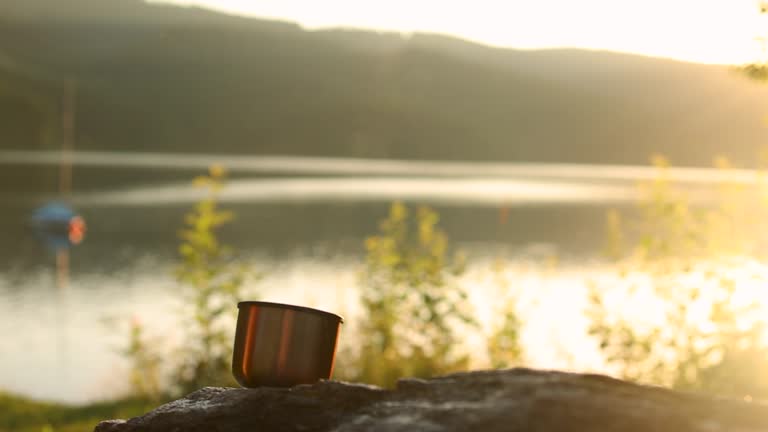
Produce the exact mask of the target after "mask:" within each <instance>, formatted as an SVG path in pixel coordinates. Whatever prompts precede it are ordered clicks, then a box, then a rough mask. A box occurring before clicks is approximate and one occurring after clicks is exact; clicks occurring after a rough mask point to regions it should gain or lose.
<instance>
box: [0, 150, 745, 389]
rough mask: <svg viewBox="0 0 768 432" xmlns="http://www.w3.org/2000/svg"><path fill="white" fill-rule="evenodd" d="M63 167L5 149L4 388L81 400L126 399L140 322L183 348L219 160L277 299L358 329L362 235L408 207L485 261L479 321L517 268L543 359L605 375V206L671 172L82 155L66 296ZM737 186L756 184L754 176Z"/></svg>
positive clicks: (689, 172)
mask: <svg viewBox="0 0 768 432" xmlns="http://www.w3.org/2000/svg"><path fill="white" fill-rule="evenodd" d="M58 160H59V155H58V154H57V153H55V152H50V153H46V152H0V173H1V174H0V180H2V182H0V194H2V195H0V196H2V201H1V202H0V223H1V224H2V228H0V236H2V237H0V238H2V240H3V242H2V244H3V245H4V246H5V247H3V248H0V335H2V340H0V371H1V372H0V389H3V390H8V391H12V392H18V393H22V394H26V395H30V396H34V397H38V398H45V399H51V400H60V401H67V402H84V401H88V400H94V399H98V398H102V397H111V396H114V395H116V394H119V393H120V392H121V391H124V390H125V388H126V378H125V372H126V370H127V369H126V365H125V364H124V362H123V359H122V357H121V355H120V354H119V350H120V348H121V346H123V345H124V344H125V342H126V339H127V334H128V333H127V323H128V322H129V321H130V320H132V319H135V320H140V322H141V323H142V324H143V325H145V326H146V328H147V329H148V331H149V333H150V334H151V335H153V336H155V337H157V338H162V339H163V340H168V341H174V340H177V338H178V334H179V331H178V323H177V315H176V311H177V309H178V307H179V305H178V299H179V293H180V290H179V287H178V286H177V284H176V283H175V281H174V279H173V277H172V271H173V268H174V266H175V265H176V262H177V261H176V247H177V244H178V241H177V237H176V233H177V230H178V229H179V227H180V223H181V221H182V218H183V215H184V213H185V212H186V211H187V210H188V209H189V208H190V207H191V206H192V204H193V203H194V202H195V201H196V200H197V199H199V198H200V196H201V195H200V192H199V191H197V190H195V189H194V188H192V187H191V181H190V180H191V179H192V178H193V177H194V176H195V175H199V174H203V173H204V172H205V169H206V167H207V166H208V165H209V164H211V163H214V162H215V163H221V164H222V165H223V166H225V167H227V168H228V169H229V170H230V172H231V180H230V181H229V182H228V185H227V187H226V188H225V190H224V191H223V193H222V202H223V205H224V206H225V207H226V208H228V209H231V210H233V211H234V212H235V213H236V215H237V217H236V220H235V221H234V222H233V223H232V224H231V225H229V226H227V227H226V229H225V230H224V231H223V233H222V236H223V239H224V240H225V241H226V242H228V243H231V244H232V245H234V246H235V247H236V248H237V249H238V250H239V251H240V252H241V254H242V256H243V259H244V260H246V261H247V262H249V263H250V264H251V265H252V267H253V268H254V269H256V270H257V271H258V272H259V273H261V274H262V278H261V279H260V280H258V281H256V282H253V283H252V284H251V285H250V286H249V289H250V290H252V292H253V293H254V295H258V296H259V297H260V298H261V299H264V300H271V301H284V302H292V303H301V304H305V305H310V306H315V307H319V308H323V309H327V310H331V311H335V312H340V313H342V314H346V315H347V316H349V317H350V319H349V320H347V321H348V322H349V323H350V326H347V327H349V329H347V330H346V331H353V328H354V324H353V323H354V321H355V318H356V310H355V308H356V306H355V303H356V275H357V272H358V271H359V270H360V265H361V263H362V258H363V257H364V250H363V247H362V245H363V239H364V238H365V236H367V235H370V234H372V233H374V232H375V231H376V229H377V223H378V221H379V220H381V219H382V218H384V217H385V216H386V214H387V209H388V206H389V204H390V203H391V202H392V201H393V200H402V201H405V202H406V203H413V204H416V203H419V204H429V205H431V206H433V207H434V208H435V209H437V210H438V211H439V213H440V215H441V226H442V227H443V228H444V229H445V230H446V231H447V233H448V234H449V236H450V239H451V241H452V242H453V244H454V245H455V246H456V247H457V248H459V249H461V250H463V251H465V252H466V253H467V254H468V255H469V258H470V266H469V271H468V273H467V274H466V275H465V277H464V282H465V283H466V286H468V287H470V290H471V296H472V301H473V303H474V304H475V306H476V307H477V310H478V311H479V312H478V314H479V315H480V316H481V317H490V316H491V310H492V307H493V303H494V296H497V295H499V292H498V290H499V287H498V286H495V285H494V282H493V281H492V279H493V278H492V274H491V270H490V269H491V267H492V266H493V263H494V262H495V261H497V260H498V259H503V261H504V263H505V267H504V274H505V276H506V278H507V279H508V280H509V281H510V285H509V288H508V289H511V290H513V292H514V295H515V296H516V297H517V299H518V301H519V308H520V313H521V314H522V315H523V318H524V321H525V322H526V327H525V330H524V334H523V341H524V343H525V344H526V348H527V350H528V352H527V362H528V363H529V364H530V365H532V366H535V367H557V368H565V369H580V370H593V369H600V367H601V363H600V358H599V356H598V354H597V351H596V349H595V347H594V346H592V344H591V342H590V341H589V340H588V339H587V338H586V336H585V335H584V328H585V325H586V323H585V321H584V318H583V317H582V316H581V305H583V303H584V296H583V294H584V286H585V281H586V280H587V279H588V278H590V277H592V276H594V275H596V274H601V273H602V272H603V271H604V264H602V263H601V262H600V260H599V251H600V248H601V246H602V242H603V232H604V227H605V223H604V215H605V212H606V211H607V210H608V209H609V208H613V207H628V206H631V204H632V202H633V201H634V199H635V198H636V196H637V191H636V187H635V184H636V182H637V181H639V180H647V179H649V178H652V177H653V175H655V171H654V170H653V169H652V168H648V167H621V166H588V165H555V164H553V165H541V164H504V163H480V162H477V163H470V162H462V163H456V162H438V161H418V162H417V161H387V160H363V159H341V158H339V159H333V158H308V157H279V156H274V157H240V156H226V155H197V156H191V155H169V154H156V155H153V154H135V153H97V152H92V153H76V154H75V155H74V156H73V166H74V173H75V174H74V185H75V186H74V187H75V190H74V193H73V196H72V198H71V200H72V202H73V203H74V205H75V206H76V208H77V209H78V211H79V212H80V213H81V214H82V215H83V216H84V217H85V219H86V221H87V223H88V232H87V236H86V239H85V241H84V242H83V244H81V245H78V246H77V247H75V248H74V249H72V251H71V253H70V263H69V267H70V269H69V282H68V285H67V286H66V287H57V283H56V271H55V262H56V261H55V256H54V254H53V253H52V252H51V251H50V250H47V249H46V247H45V246H44V245H43V244H41V243H40V242H39V241H38V239H37V238H36V237H35V236H34V235H33V234H32V233H31V232H30V231H29V230H28V229H27V228H26V223H27V220H28V217H29V215H30V214H31V212H32V211H33V210H34V209H35V208H36V207H37V206H39V205H40V204H41V203H44V202H46V201H47V200H49V199H52V198H54V197H55V196H56V193H55V191H56V187H55V185H56V177H57V163H58ZM724 175H725V174H724V173H722V172H720V171H717V170H707V169H694V168H690V169H675V170H671V171H670V176H671V177H673V178H675V179H676V180H679V181H681V182H684V183H686V184H687V185H688V186H689V187H690V188H691V190H692V191H694V196H700V197H702V199H706V198H705V195H706V194H699V195H696V193H698V192H706V191H707V190H708V189H710V188H711V185H713V184H715V183H717V182H718V181H722V180H723V179H724V177H723V176H724ZM727 176H728V177H727V179H728V180H729V181H737V182H748V181H750V179H753V178H754V173H752V172H749V171H733V172H732V173H729V174H727ZM502 289H507V288H502ZM233 307H234V306H233ZM554 317H557V318H556V319H555V318H554ZM345 328H346V327H345ZM343 338H344V336H342V340H343ZM467 343H468V345H472V344H473V343H477V341H476V340H473V339H472V338H471V337H468V338H467ZM577 351H578V353H579V356H578V358H576V357H574V355H573V354H574V353H576V352H577ZM477 362H478V363H477V365H479V366H482V359H478V360H477Z"/></svg>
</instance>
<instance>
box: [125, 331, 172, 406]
mask: <svg viewBox="0 0 768 432" xmlns="http://www.w3.org/2000/svg"><path fill="white" fill-rule="evenodd" d="M122 353H123V355H124V356H125V357H126V358H127V359H128V361H129V362H130V364H131V371H130V385H131V389H132V393H133V395H134V396H136V397H139V398H142V399H146V400H148V401H159V400H160V399H162V397H163V391H164V385H163V381H162V377H161V370H160V367H161V363H162V357H161V356H160V355H159V353H158V352H157V350H156V345H154V344H152V343H151V341H149V340H148V339H147V337H146V334H145V331H144V327H143V326H142V324H141V322H140V321H139V320H138V318H134V319H133V320H132V321H131V327H130V337H129V340H128V346H127V347H126V348H125V349H124V350H123V352H122Z"/></svg>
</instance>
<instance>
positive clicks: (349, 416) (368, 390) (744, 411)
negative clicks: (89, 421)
mask: <svg viewBox="0 0 768 432" xmlns="http://www.w3.org/2000/svg"><path fill="white" fill-rule="evenodd" d="M138 431H142V432H156V431H157V432H159V431H163V432H181V431H184V432H197V431H200V432H202V431H205V432H234V431H304V432H307V431H329V432H330V431H333V432H351V431H374V432H400V431H423V432H438V431H440V432H442V431H485V432H493V431H511V432H516V431H526V432H550V431H551V432H555V431H557V432H569V431H574V432H576V431H578V432H587V431H590V432H602V431H606V432H608V431H610V432H619V431H620V432H651V431H654V432H721V431H722V432H725V431H728V432H757V431H768V404H763V403H748V402H743V401H739V400H730V399H715V398H710V397H704V396H700V395H694V394H685V393H678V392H674V391H670V390H665V389H660V388H656V387H646V386H639V385H635V384H630V383H626V382H623V381H619V380H615V379H612V378H607V377H604V376H599V375H578V374H570V373H563V372H545V371H534V370H529V369H511V370H501V371H479V372H468V373H461V374H454V375H448V376H445V377H440V378H434V379H430V380H417V379H404V380H401V381H400V382H399V383H398V385H397V388H396V389H394V390H383V389H380V388H377V387H371V386H365V385H359V384H349V383H342V382H334V381H323V382H319V383H317V384H313V385H302V386H297V387H294V388H291V389H277V388H261V389H233V388H212V387H209V388H204V389H202V390H199V391H197V392H194V393H192V394H190V395H188V396H187V397H185V398H182V399H179V400H177V401H174V402H171V403H168V404H165V405H163V406H161V407H159V408H157V409H156V410H154V411H152V412H150V413H147V414H145V415H143V416H141V417H136V418H133V419H131V420H128V421H124V420H110V421H105V422H102V423H101V424H99V425H98V426H97V427H96V431H95V432H138Z"/></svg>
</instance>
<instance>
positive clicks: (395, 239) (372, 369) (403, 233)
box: [355, 203, 476, 385]
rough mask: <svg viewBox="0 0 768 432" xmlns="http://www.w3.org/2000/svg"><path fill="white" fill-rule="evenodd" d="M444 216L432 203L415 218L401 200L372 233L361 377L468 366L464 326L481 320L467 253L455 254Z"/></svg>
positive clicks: (384, 381) (383, 380)
mask: <svg viewBox="0 0 768 432" xmlns="http://www.w3.org/2000/svg"><path fill="white" fill-rule="evenodd" d="M438 221H439V218H438V215H437V213H435V212H434V211H433V210H431V209H429V208H427V207H421V208H419V209H418V210H417V211H416V214H415V217H412V216H411V215H410V212H409V210H408V208H406V206H404V205H403V204H401V203H394V204H393V205H392V207H391V209H390V212H389V216H388V217H387V218H386V219H385V220H384V221H382V222H381V224H380V229H379V234H378V235H375V236H371V237H369V238H368V239H367V240H366V243H365V245H366V250H367V257H366V264H365V269H364V271H363V272H362V274H361V290H362V292H361V302H362V307H363V311H364V312H363V316H364V321H363V322H362V325H361V334H360V335H359V336H360V352H359V353H358V357H357V362H356V365H355V369H356V376H355V378H356V379H358V380H361V381H365V382H369V383H374V384H380V385H392V384H393V383H394V382H395V381H396V380H397V379H398V378H400V377H404V376H415V377H426V376H432V375H435V374H440V373H445V372H450V371H455V370H458V369H463V368H466V367H467V365H468V360H469V358H468V356H467V355H466V353H462V352H459V350H458V349H457V348H458V347H460V346H461V344H460V343H459V342H460V340H459V338H458V337H457V330H458V329H460V328H467V327H474V326H475V325H476V323H475V321H474V319H473V318H472V316H471V315H470V312H469V304H468V301H467V293H466V291H465V290H464V289H463V288H462V287H461V286H460V285H459V283H458V278H459V276H460V275H461V274H462V273H463V272H464V260H463V258H462V257H461V256H460V255H456V256H453V257H449V245H448V238H447V236H446V234H445V233H444V232H443V231H442V230H441V229H440V228H439V227H438V226H437V224H438Z"/></svg>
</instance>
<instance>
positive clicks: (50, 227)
mask: <svg viewBox="0 0 768 432" xmlns="http://www.w3.org/2000/svg"><path fill="white" fill-rule="evenodd" d="M30 225H31V227H32V229H33V230H34V231H35V233H36V234H37V235H38V237H40V238H41V239H42V240H43V241H44V242H45V243H46V244H47V245H48V246H49V247H51V248H53V249H55V250H59V249H68V248H70V247H72V246H73V245H76V244H79V243H80V242H82V241H83V238H84V236H85V229H86V226H85V220H84V219H83V218H82V217H81V216H80V215H78V214H77V213H76V212H75V211H74V210H73V209H72V207H70V206H69V205H67V204H65V203H62V202H51V203H48V204H46V205H44V206H42V207H40V208H38V209H37V210H35V211H34V213H32V217H31V218H30Z"/></svg>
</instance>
